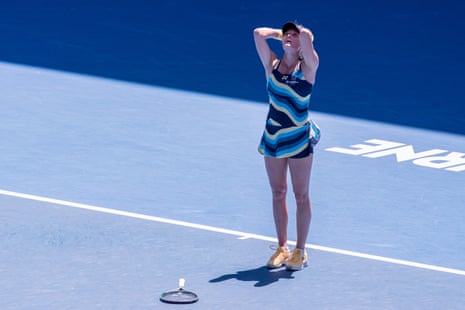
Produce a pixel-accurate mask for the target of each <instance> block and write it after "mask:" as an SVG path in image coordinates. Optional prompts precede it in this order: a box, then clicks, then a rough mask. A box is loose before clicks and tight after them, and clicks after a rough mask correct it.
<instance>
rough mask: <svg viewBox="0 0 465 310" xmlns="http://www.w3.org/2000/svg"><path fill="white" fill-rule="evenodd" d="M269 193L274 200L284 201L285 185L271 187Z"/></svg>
mask: <svg viewBox="0 0 465 310" xmlns="http://www.w3.org/2000/svg"><path fill="white" fill-rule="evenodd" d="M271 192H272V194H273V199H274V200H285V199H286V193H287V187H286V186H285V185H279V186H273V187H272V188H271Z"/></svg>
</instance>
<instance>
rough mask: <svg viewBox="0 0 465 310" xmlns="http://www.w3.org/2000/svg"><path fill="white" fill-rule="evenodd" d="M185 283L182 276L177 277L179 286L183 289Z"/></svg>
mask: <svg viewBox="0 0 465 310" xmlns="http://www.w3.org/2000/svg"><path fill="white" fill-rule="evenodd" d="M185 284H186V280H184V278H181V279H179V288H181V289H183V288H184V285H185Z"/></svg>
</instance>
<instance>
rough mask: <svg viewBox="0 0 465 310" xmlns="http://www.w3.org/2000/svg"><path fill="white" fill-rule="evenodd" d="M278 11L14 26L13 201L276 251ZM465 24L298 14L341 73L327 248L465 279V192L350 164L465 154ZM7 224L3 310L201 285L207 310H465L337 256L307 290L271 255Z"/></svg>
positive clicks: (325, 62) (396, 6)
mask: <svg viewBox="0 0 465 310" xmlns="http://www.w3.org/2000/svg"><path fill="white" fill-rule="evenodd" d="M263 2H264V1H256V2H252V3H249V2H240V1H239V2H236V3H230V4H222V5H223V6H220V4H219V3H216V2H215V3H213V2H212V1H200V2H195V5H194V4H193V3H192V4H191V3H187V1H171V2H168V3H165V4H156V5H152V6H147V4H146V3H145V4H144V3H142V2H137V1H136V2H131V3H132V4H131V5H130V4H129V3H124V2H120V3H117V4H114V3H110V2H101V3H99V4H95V3H86V2H80V3H79V4H75V5H73V6H69V5H66V6H64V5H62V4H60V3H59V2H57V3H52V2H50V1H42V2H35V4H33V3H31V4H30V5H28V6H25V7H24V6H22V7H19V6H17V7H15V4H9V5H5V4H3V5H2V9H1V10H0V15H1V16H2V25H3V27H4V31H2V32H1V33H0V40H2V41H3V42H4V43H5V44H3V48H2V50H0V61H2V62H0V80H1V81H2V83H1V84H0V93H1V94H2V95H1V96H0V107H1V115H0V154H2V155H1V160H2V161H1V164H0V175H1V178H0V189H4V190H11V191H16V192H22V193H28V194H35V195H40V196H45V197H52V198H58V199H64V200H68V201H74V202H80V203H86V204H92V205H97V206H102V207H107V208H112V209H119V210H126V211H130V212H136V213H140V214H147V215H153V216H159V217H163V218H169V219H177V220H183V221H187V222H191V223H198V224H204V225H210V226H215V227H219V228H226V229H233V230H238V231H243V232H249V233H255V234H260V235H265V236H274V234H275V233H274V228H273V223H272V217H271V210H270V204H271V201H270V192H269V188H268V184H267V181H266V175H265V171H264V168H263V160H262V157H261V156H260V155H259V154H258V152H257V150H256V149H257V146H258V142H259V138H260V136H261V132H262V130H263V126H264V122H265V117H266V109H267V107H266V105H264V104H261V103H263V102H264V101H265V98H264V96H265V90H264V85H263V76H262V69H261V67H260V64H259V63H258V59H257V58H256V55H255V52H254V49H253V42H252V37H251V29H252V28H253V27H255V26H257V25H264V24H272V25H274V24H276V25H279V24H280V23H281V21H282V20H287V19H291V18H294V16H293V17H289V12H288V11H286V10H284V9H283V4H282V2H279V3H278V2H273V1H271V2H267V3H268V4H266V5H265V4H264V3H263ZM375 5H376V6H375ZM459 7H460V5H459V4H458V3H454V2H452V1H450V2H447V1H446V2H445V3H444V5H443V6H441V7H434V8H433V7H432V6H430V5H429V4H427V3H426V4H425V3H422V5H421V6H420V5H418V4H416V3H415V2H409V3H402V4H401V3H395V2H390V4H389V5H388V4H379V3H378V4H375V3H373V4H371V3H367V2H365V1H360V2H351V4H350V5H349V4H345V3H339V4H338V3H333V4H331V6H329V4H324V3H313V4H311V3H308V2H306V3H302V4H301V6H300V9H299V10H298V12H297V11H296V15H295V18H296V19H297V20H299V21H301V22H302V23H304V24H307V25H309V26H311V27H312V29H314V31H315V34H316V37H317V41H316V43H317V47H318V50H319V52H320V56H321V60H322V65H321V68H320V75H319V80H318V84H317V87H316V88H315V92H314V96H313V98H312V113H313V114H312V116H313V117H314V119H315V120H317V121H318V124H319V125H320V127H321V128H322V133H323V136H322V140H321V142H320V144H319V145H318V147H317V150H316V154H315V161H314V163H315V164H314V169H313V172H312V181H311V195H312V202H313V212H314V216H313V222H312V226H311V232H310V237H309V242H310V243H312V244H317V245H323V246H329V247H334V248H338V249H345V250H351V251H359V252H362V253H367V254H373V255H380V256H385V257H391V258H398V259H404V260H409V261H413V262H418V263H425V264H431V265H437V266H443V267H449V268H455V269H460V270H465V265H464V262H465V258H464V253H465V242H464V240H463V235H464V234H465V231H464V228H463V226H462V224H461V223H463V222H464V220H465V218H464V217H465V214H464V213H463V212H462V206H463V205H464V204H465V194H464V193H465V191H464V186H463V184H465V183H464V178H465V171H458V172H453V171H447V170H445V169H435V168H430V167H424V166H419V165H417V164H415V163H414V162H413V160H406V161H401V162H398V161H397V160H396V157H395V156H394V155H389V156H383V157H379V158H368V157H365V156H362V155H360V156H354V155H347V154H341V153H337V152H332V151H330V150H329V149H330V148H333V147H339V148H351V146H352V145H355V144H363V143H365V144H366V143H367V142H366V141H369V140H370V139H382V140H387V141H393V142H398V143H403V144H405V145H412V147H413V149H414V150H415V152H417V153H418V152H423V151H428V150H432V149H442V150H445V151H447V152H446V154H449V153H450V152H459V153H465V139H464V135H463V134H464V129H465V126H464V123H463V120H462V117H461V115H462V114H463V113H462V112H463V108H462V104H461V101H462V100H461V98H462V94H461V93H460V85H458V84H459V81H461V79H460V76H461V75H460V73H461V72H462V71H463V70H462V69H463V62H462V61H461V60H460V59H461V57H462V56H461V55H462V52H463V50H464V46H463V42H462V41H463V40H459V34H460V31H461V29H463V27H462V26H461V25H462V24H463V21H462V19H461V18H460V19H459V14H458V12H459V11H458V8H459ZM303 12H305V13H306V14H305V16H303V15H301V14H303ZM84 20H85V21H86V22H85V23H84V22H83V21H84ZM373 21H378V23H375V24H374V25H373ZM368 24H369V25H371V26H366V25H368ZM209 25H215V26H216V28H215V29H213V28H212V27H211V26H209ZM167 30H169V31H167ZM432 38H434V40H432ZM460 38H461V37H460ZM433 41H434V42H433ZM186 51H188V52H186ZM393 59H395V61H393ZM14 63H20V64H23V65H15V64H14ZM45 68H53V69H58V71H53V70H52V71H51V70H48V69H45ZM69 72H74V73H69ZM399 72H401V73H402V74H400V73H399ZM430 73H432V75H433V76H434V78H432V79H433V84H434V88H432V87H431V75H430ZM102 77H106V78H102ZM107 78H111V79H107ZM392 81H395V83H394V84H395V85H393V84H392ZM134 82H138V83H134ZM218 95H220V96H218ZM400 125H408V126H400ZM291 198H292V197H290V198H289V206H290V211H291V213H290V227H289V228H290V234H289V237H290V239H291V240H294V239H295V232H294V230H293V229H294V228H293V222H294V220H295V218H294V215H293V210H294V205H293V201H292V199H291ZM0 221H1V222H2V225H1V226H0V243H1V244H2V250H1V251H0V285H1V287H3V288H4V289H3V290H2V292H0V307H1V308H2V309H22V308H23V309H24V308H28V309H29V308H31V307H32V308H72V309H89V308H94V309H109V308H113V309H129V308H131V309H133V308H138V309H145V308H147V309H149V308H153V307H156V308H164V307H166V308H168V307H171V305H165V304H161V303H160V302H159V301H158V296H159V294H160V293H161V292H162V291H164V290H168V289H172V288H175V287H176V285H177V280H178V278H180V277H185V278H186V279H187V288H189V289H192V290H194V291H196V292H197V293H199V295H200V298H201V299H200V301H199V303H197V304H194V305H191V306H190V307H192V308H197V309H205V308H207V309H219V308H221V309H237V307H243V308H246V309H247V308H250V309H258V308H265V307H266V308H270V307H274V306H276V305H280V307H283V306H290V307H301V306H302V305H306V306H308V307H311V308H324V309H340V308H341V307H344V308H353V309H373V308H388V309H393V308H394V309H403V308H405V309H435V308H442V307H444V305H447V306H448V308H451V309H458V308H460V307H461V306H462V305H463V303H464V301H465V300H464V297H463V294H462V292H463V289H464V287H465V278H464V277H463V276H460V275H454V274H447V273H442V272H435V271H431V270H422V269H418V268H413V267H406V266H399V265H395V264H388V263H382V262H377V261H371V260H367V259H362V258H355V257H351V256H344V255H339V254H334V253H327V252H322V251H317V250H310V251H309V253H310V257H311V260H310V267H309V268H307V269H306V270H304V271H302V272H297V273H287V272H284V271H283V270H278V271H275V272H268V271H267V270H265V269H263V267H262V266H263V264H264V263H265V262H266V260H267V258H268V257H269V256H270V255H271V254H272V251H271V250H269V249H268V245H269V242H266V241H261V240H254V239H247V240H239V239H237V238H236V237H234V236H230V235H224V234H219V233H214V232H206V231H201V230H196V229H191V228H186V227H179V226H173V225H168V224H161V223H154V222H148V221H143V220H136V219H131V218H126V217H121V216H115V215H108V214H100V213H95V212H90V211H84V210H77V209H70V208H68V207H64V206H58V205H51V204H46V203H39V202H33V201H28V200H24V199H19V198H11V197H7V196H4V195H0ZM244 300H246V301H247V304H246V305H245V304H244ZM246 306H247V307H246Z"/></svg>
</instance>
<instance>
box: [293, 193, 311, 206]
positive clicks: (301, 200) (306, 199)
mask: <svg viewBox="0 0 465 310" xmlns="http://www.w3.org/2000/svg"><path fill="white" fill-rule="evenodd" d="M294 197H295V201H296V203H297V204H298V205H301V204H308V203H310V195H309V194H308V191H302V192H298V191H295V192H294Z"/></svg>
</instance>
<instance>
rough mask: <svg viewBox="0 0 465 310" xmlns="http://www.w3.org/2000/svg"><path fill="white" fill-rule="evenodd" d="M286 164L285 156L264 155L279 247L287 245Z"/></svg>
mask: <svg viewBox="0 0 465 310" xmlns="http://www.w3.org/2000/svg"><path fill="white" fill-rule="evenodd" d="M287 165H288V160H287V158H273V157H267V156H265V167H266V172H267V174H268V180H269V182H270V186H271V192H272V196H273V217H274V222H275V226H276V233H277V235H278V243H279V246H280V247H282V246H287V224H288V213H287V212H288V211H287V204H286V193H287Z"/></svg>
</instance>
